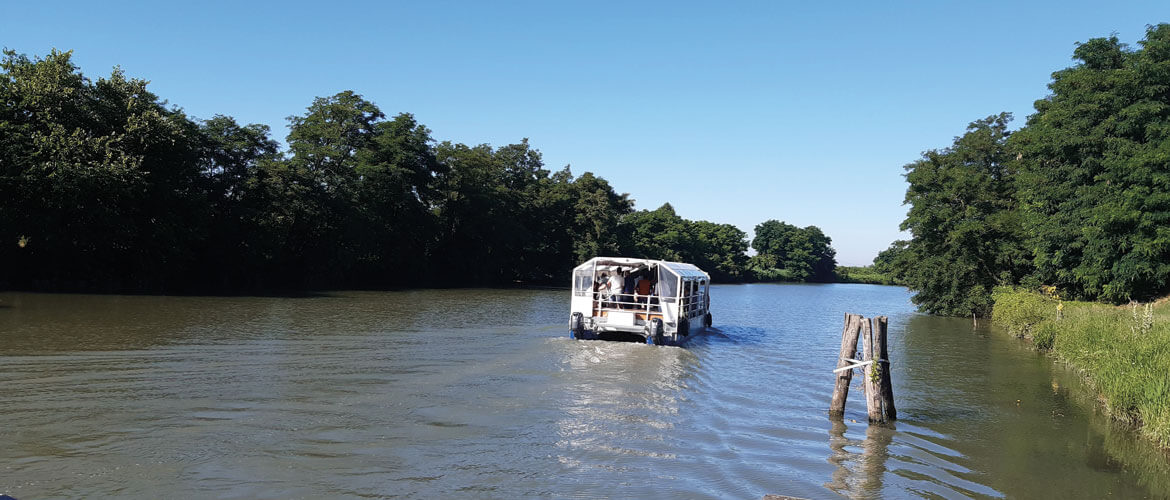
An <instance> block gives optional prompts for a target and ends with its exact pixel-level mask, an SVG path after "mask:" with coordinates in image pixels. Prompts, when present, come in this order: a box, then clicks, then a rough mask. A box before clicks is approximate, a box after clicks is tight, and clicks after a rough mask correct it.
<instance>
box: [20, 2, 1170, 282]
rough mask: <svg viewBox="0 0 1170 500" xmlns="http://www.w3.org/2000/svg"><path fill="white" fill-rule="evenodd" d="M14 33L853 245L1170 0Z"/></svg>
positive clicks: (167, 87)
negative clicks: (970, 147) (955, 152)
mask: <svg viewBox="0 0 1170 500" xmlns="http://www.w3.org/2000/svg"><path fill="white" fill-rule="evenodd" d="M3 11H4V15H3V16H0V45H3V46H4V47H6V48H9V49H14V50H16V51H17V52H21V53H25V54H28V55H30V56H41V55H44V54H45V53H47V52H48V51H49V50H50V49H52V48H54V47H55V48H58V49H62V50H69V49H72V50H74V58H75V59H74V60H75V62H77V64H79V65H80V66H81V69H82V71H83V72H84V73H85V74H86V75H87V76H89V77H91V78H97V77H99V76H104V75H108V74H109V71H110V69H111V68H113V67H114V66H115V65H119V66H121V67H122V68H123V69H124V70H125V71H126V72H127V74H128V75H129V76H132V77H136V78H143V79H147V80H150V81H151V86H150V88H151V90H152V91H154V92H155V93H156V94H157V95H159V96H160V97H162V98H164V99H167V100H168V101H169V102H170V103H171V104H173V105H176V106H179V107H181V108H183V109H184V110H186V111H187V113H189V114H191V115H192V116H195V117H198V118H210V117H212V116H213V115H215V114H225V115H231V116H234V117H235V118H236V119H237V120H239V121H241V122H245V123H263V124H267V125H269V126H271V127H272V128H273V132H274V136H276V137H277V138H281V139H283V137H284V136H285V135H286V134H287V129H286V120H285V118H286V117H287V116H289V115H294V114H301V113H303V112H304V109H305V107H306V106H308V105H309V103H310V102H311V101H312V99H313V98H314V97H316V96H325V95H332V94H334V93H336V92H339V91H342V90H354V91H356V92H358V93H360V94H362V95H363V96H365V97H366V98H367V99H369V100H371V101H373V102H374V103H376V104H377V105H378V106H379V107H380V108H381V109H382V110H383V111H384V112H386V113H387V114H388V115H393V114H397V113H399V112H409V113H413V114H414V115H415V116H416V117H417V118H418V119H419V121H420V122H422V123H424V124H426V125H427V126H428V127H430V128H431V130H432V131H433V136H434V137H435V138H436V139H438V140H451V141H454V142H463V143H467V144H480V143H489V144H492V145H496V146H501V145H505V144H509V143H512V142H517V141H519V140H521V139H522V138H525V137H527V138H529V140H530V142H531V143H532V144H533V145H534V146H535V147H537V148H539V149H540V150H541V151H542V152H543V153H544V160H545V163H546V166H547V168H549V169H552V170H555V169H559V168H560V167H563V166H564V165H566V164H569V165H572V170H573V172H574V173H575V174H581V173H583V172H586V171H591V172H594V173H596V174H598V175H600V176H602V177H605V178H606V179H608V180H610V182H611V183H612V184H613V185H614V186H615V188H616V189H617V190H618V191H619V192H627V193H630V195H631V197H632V198H634V199H635V200H637V208H639V209H654V208H657V207H658V206H660V205H662V204H663V203H665V202H669V203H671V204H672V205H673V206H674V207H675V209H676V210H677V211H678V212H679V214H680V215H682V216H683V217H687V218H690V219H702V220H710V221H713V222H719V223H731V224H735V225H736V226H738V227H740V228H741V229H743V230H744V231H747V232H748V233H749V236H750V234H751V231H752V228H753V227H754V226H755V225H756V224H758V223H760V222H763V221H765V220H768V219H779V220H783V221H785V222H788V223H791V224H796V225H798V226H806V225H816V226H819V227H820V228H821V229H823V230H824V231H825V233H826V234H828V235H829V236H830V237H832V239H833V246H834V247H835V248H836V249H837V256H838V259H837V260H838V262H839V263H840V264H843V265H865V264H869V263H870V261H871V260H872V259H873V257H874V256H875V255H876V254H877V252H878V251H880V250H882V249H884V248H886V247H887V246H888V245H889V243H890V242H891V241H893V240H895V239H898V238H905V237H906V236H907V235H905V234H902V233H900V232H899V230H898V224H899V223H900V222H901V221H902V219H903V217H904V216H905V213H906V207H904V206H902V199H903V196H904V194H905V190H906V185H905V180H904V179H903V177H902V173H903V169H902V166H903V165H905V164H906V163H909V162H912V161H914V160H916V159H918V158H919V155H920V153H921V152H922V151H924V150H927V149H934V148H943V147H946V146H948V145H949V144H950V142H951V140H952V139H953V137H954V136H956V135H959V134H961V133H962V132H963V130H964V129H965V127H966V124H967V123H969V122H971V121H973V120H975V119H978V118H982V117H985V116H987V115H991V114H995V113H998V112H1001V111H1009V112H1012V113H1013V114H1014V115H1015V117H1016V122H1015V125H1016V126H1020V125H1022V124H1023V122H1024V120H1025V119H1026V117H1027V115H1028V114H1030V113H1031V112H1032V102H1033V101H1035V100H1036V99H1039V98H1042V97H1044V95H1045V94H1046V93H1047V88H1046V85H1047V84H1048V82H1049V80H1050V75H1051V73H1052V72H1053V71H1056V70H1059V69H1062V68H1065V67H1067V66H1069V65H1071V64H1072V61H1071V56H1072V51H1073V49H1074V47H1075V43H1076V42H1078V41H1085V40H1088V39H1089V38H1093V37H1099V36H1109V35H1110V34H1116V35H1117V36H1118V37H1119V38H1121V40H1122V41H1124V42H1127V43H1130V44H1134V43H1135V42H1137V41H1138V40H1140V39H1141V38H1142V37H1143V36H1144V34H1145V26H1146V25H1147V24H1156V23H1160V22H1170V2H1165V1H1161V2H1153V1H1151V2H1077V1H1064V2H991V1H982V2H943V1H936V2H925V1H921V2H837V3H828V2H822V3H817V4H807V3H793V2H702V3H700V2H684V1H672V2H637V3H634V2H599V1H592V2H579V3H569V2H552V1H546V2H509V1H502V2H442V1H432V2H369V3H356V2H339V3H334V4H326V3H325V2H312V3H309V2H294V1H288V2H274V3H246V4H243V3H241V4H240V5H237V4H236V2H188V3H174V4H173V5H169V4H168V3H166V2H157V3H127V2H109V3H105V2H17V1H11V2H6V5H5V6H4V9H3Z"/></svg>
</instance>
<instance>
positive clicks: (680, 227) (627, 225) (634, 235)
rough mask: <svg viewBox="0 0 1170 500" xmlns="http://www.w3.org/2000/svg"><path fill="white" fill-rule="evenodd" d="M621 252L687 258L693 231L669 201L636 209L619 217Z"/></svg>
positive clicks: (665, 258) (685, 259)
mask: <svg viewBox="0 0 1170 500" xmlns="http://www.w3.org/2000/svg"><path fill="white" fill-rule="evenodd" d="M620 231H621V235H622V237H623V240H624V242H623V244H622V249H623V252H622V253H624V254H626V255H630V256H635V257H641V258H647V259H661V260H668V261H676V262H679V261H687V260H689V256H690V255H691V253H692V252H691V249H690V245H692V244H694V241H695V238H696V236H695V234H694V233H693V232H692V231H691V227H690V224H688V221H687V220H686V219H683V218H682V217H680V216H679V215H678V214H677V213H675V211H674V207H672V206H671V205H670V203H665V204H663V205H662V206H661V207H658V208H657V209H655V210H639V211H637V212H632V213H629V214H626V215H625V216H624V217H622V219H621V228H620Z"/></svg>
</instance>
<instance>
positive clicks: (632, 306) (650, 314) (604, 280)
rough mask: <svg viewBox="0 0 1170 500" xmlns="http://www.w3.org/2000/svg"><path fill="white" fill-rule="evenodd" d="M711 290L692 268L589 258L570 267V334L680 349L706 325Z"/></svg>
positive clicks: (700, 273) (705, 278) (660, 262)
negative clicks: (571, 291)
mask: <svg viewBox="0 0 1170 500" xmlns="http://www.w3.org/2000/svg"><path fill="white" fill-rule="evenodd" d="M615 275H616V276H617V277H616V278H615ZM710 287H711V277H710V276H709V275H708V274H707V273H705V272H703V270H702V269H699V268H698V267H695V266H694V265H693V264H685V263H682V262H668V261H664V260H652V259H634V258H629V257H594V258H592V259H589V260H588V261H586V262H585V263H583V264H581V265H579V266H577V267H576V268H574V269H573V298H572V301H571V303H570V312H569V336H570V337H572V338H575V339H583V340H598V339H600V340H636V341H644V342H646V343H647V344H654V345H682V344H683V343H685V342H686V341H687V340H689V339H691V338H692V337H693V336H694V335H696V334H698V333H700V332H702V331H704V330H705V329H706V328H707V327H710V326H711V311H710V303H711V301H710V296H709V295H708V293H709V292H710Z"/></svg>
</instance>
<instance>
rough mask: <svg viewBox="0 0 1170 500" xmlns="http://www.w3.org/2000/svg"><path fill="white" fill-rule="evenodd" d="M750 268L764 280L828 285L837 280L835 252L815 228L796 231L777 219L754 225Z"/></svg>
mask: <svg viewBox="0 0 1170 500" xmlns="http://www.w3.org/2000/svg"><path fill="white" fill-rule="evenodd" d="M755 232H756V237H755V238H753V239H752V248H754V249H755V250H756V255H755V256H754V257H753V258H752V260H753V262H752V268H753V269H754V270H755V272H756V273H757V275H759V276H760V277H761V278H763V279H771V280H777V279H782V280H788V281H816V282H829V281H834V280H836V274H835V273H834V271H835V270H836V267H837V260H836V255H837V252H836V251H835V250H833V247H832V246H830V244H831V243H832V239H831V238H829V237H828V236H825V233H823V232H821V229H820V228H818V227H816V226H808V227H805V228H799V227H796V226H793V225H792V224H787V223H784V222H781V221H778V220H769V221H765V222H763V223H761V224H759V225H757V226H756V231H755Z"/></svg>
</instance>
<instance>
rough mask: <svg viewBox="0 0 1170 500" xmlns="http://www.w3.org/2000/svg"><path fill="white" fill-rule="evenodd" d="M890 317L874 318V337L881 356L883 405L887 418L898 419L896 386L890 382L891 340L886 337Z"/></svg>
mask: <svg viewBox="0 0 1170 500" xmlns="http://www.w3.org/2000/svg"><path fill="white" fill-rule="evenodd" d="M888 323H889V319H888V318H886V317H885V316H878V317H876V318H874V319H873V327H874V339H875V341H876V343H877V345H878V346H879V348H878V351H879V352H880V353H881V356H880V357H879V358H878V359H879V360H880V361H879V363H881V365H880V370H881V391H882V406H883V407H884V408H885V410H886V418H888V419H890V420H897V418H898V410H896V409H894V386H893V384H892V383H890V373H891V372H890V353H889V350H888V349H887V346H888V345H889V342H887V339H886V327H887V326H888Z"/></svg>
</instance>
